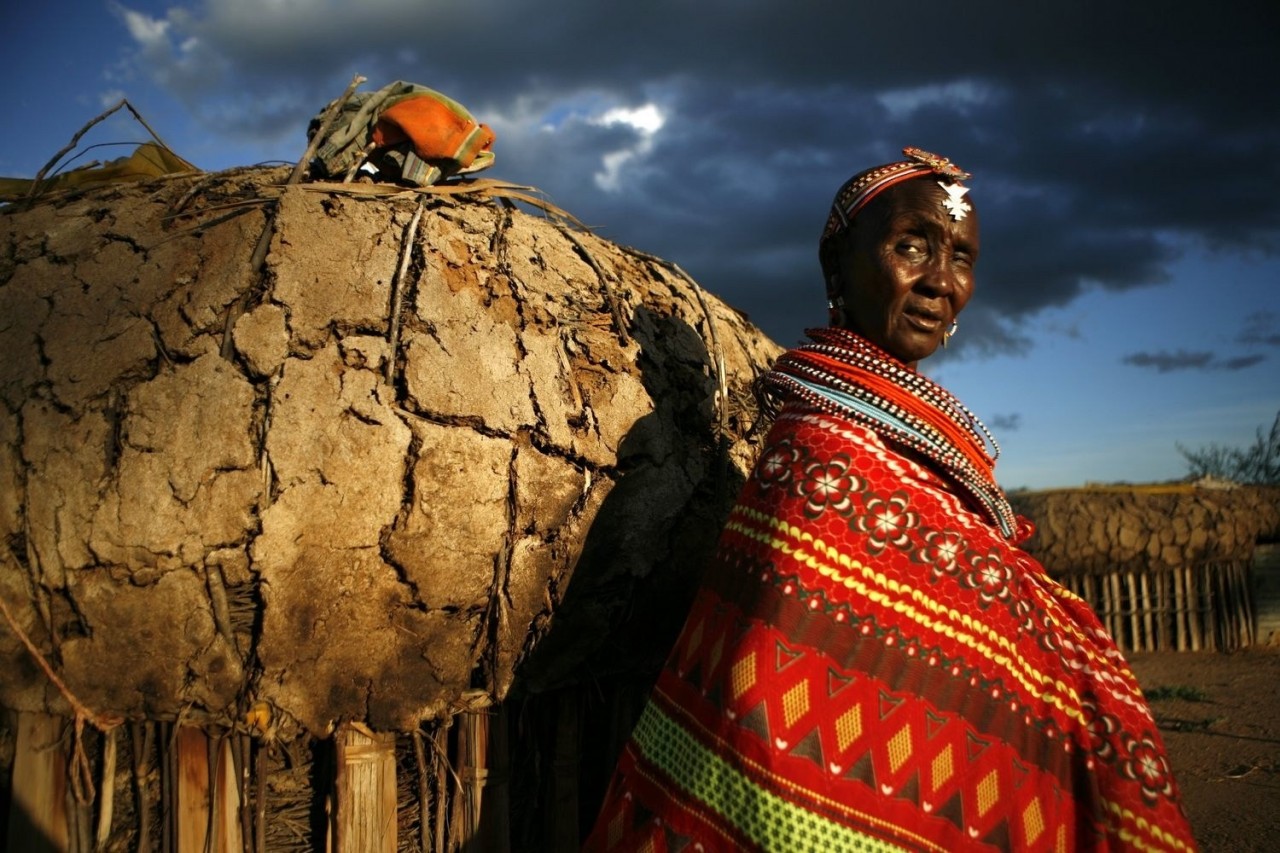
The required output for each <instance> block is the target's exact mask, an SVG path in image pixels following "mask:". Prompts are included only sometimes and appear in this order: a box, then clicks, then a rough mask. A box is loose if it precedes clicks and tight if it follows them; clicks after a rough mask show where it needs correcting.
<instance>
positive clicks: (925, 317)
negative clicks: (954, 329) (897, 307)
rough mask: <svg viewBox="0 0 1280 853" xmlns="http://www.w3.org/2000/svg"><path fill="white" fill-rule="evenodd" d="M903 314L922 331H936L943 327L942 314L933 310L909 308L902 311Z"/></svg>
mask: <svg viewBox="0 0 1280 853" xmlns="http://www.w3.org/2000/svg"><path fill="white" fill-rule="evenodd" d="M902 316H903V317H905V318H906V319H907V322H908V323H910V324H911V325H912V326H914V327H915V328H917V329H919V330H920V331H922V332H936V331H937V330H938V329H939V328H941V327H942V316H941V315H939V314H935V313H933V312H931V311H921V310H919V309H908V310H906V311H904V312H902Z"/></svg>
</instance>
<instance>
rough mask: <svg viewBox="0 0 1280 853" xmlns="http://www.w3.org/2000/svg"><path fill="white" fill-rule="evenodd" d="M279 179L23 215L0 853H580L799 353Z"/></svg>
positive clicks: (11, 285)
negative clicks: (157, 852) (763, 416)
mask: <svg viewBox="0 0 1280 853" xmlns="http://www.w3.org/2000/svg"><path fill="white" fill-rule="evenodd" d="M286 172H287V170H260V169H259V170H238V171H231V172H226V173H222V174H217V175H200V174H187V175H181V176H176V177H167V178H160V179H154V180H150V181H147V182H145V183H134V184H130V185H127V186H125V185H118V186H108V187H103V188H98V189H92V190H89V191H84V192H71V193H63V194H60V195H55V196H48V197H45V198H43V199H41V200H40V201H39V202H38V203H36V204H34V205H26V204H22V203H20V204H15V205H11V206H10V207H9V208H7V209H5V210H4V211H2V212H0V317H2V318H3V320H2V321H0V402H2V403H3V405H0V533H2V534H3V536H4V541H5V545H6V546H5V547H4V548H3V549H0V601H3V602H4V604H5V610H6V613H7V621H6V622H5V623H0V655H2V656H3V658H2V659H3V661H4V666H3V675H2V676H0V706H2V707H3V709H4V710H3V713H0V780H3V781H2V782H0V786H3V787H0V806H5V805H7V806H8V807H7V808H5V809H2V810H0V815H4V814H7V818H5V817H3V816H0V820H6V819H7V826H5V827H3V833H4V834H3V835H2V836H0V837H5V838H7V839H8V849H11V850H19V849H26V850H30V849H41V845H45V847H47V848H49V849H69V850H77V851H88V850H90V849H107V850H125V849H129V850H132V849H163V850H204V849H209V850H248V851H257V852H258V853H261V852H262V851H266V850H310V849H318V848H323V847H325V846H326V845H329V846H331V847H332V849H335V850H340V851H341V850H361V851H365V850H375V849H384V850H391V849H404V850H410V849H411V850H423V851H442V850H458V849H462V848H464V847H467V848H468V849H485V850H504V849H520V850H537V849H565V848H566V847H567V846H572V845H573V844H576V841H577V838H578V833H579V832H580V830H581V827H582V825H583V823H584V822H586V821H589V820H590V819H591V817H592V816H593V815H594V811H595V806H596V803H597V802H598V799H599V797H600V795H601V793H602V789H603V785H604V783H605V780H606V779H607V774H608V772H609V770H610V769H611V767H612V763H613V761H614V757H615V755H616V752H617V750H618V749H619V748H620V746H621V742H622V740H623V739H624V738H625V736H626V734H627V733H628V731H629V728H630V725H631V722H632V719H633V716H632V715H633V714H635V713H636V712H637V710H638V707H637V704H638V703H639V702H640V701H641V700H642V699H643V697H644V696H645V694H646V692H647V688H648V684H649V680H650V679H651V678H652V677H653V676H654V675H655V674H656V669H657V667H658V666H659V665H660V663H661V660H662V658H663V657H664V655H665V653H666V651H667V648H668V647H669V645H670V643H671V642H672V640H673V638H674V634H675V632H676V631H677V630H678V628H679V625H680V622H681V620H682V619H683V616H684V614H685V611H686V609H687V603H688V601H689V600H690V598H691V596H692V592H693V589H694V587H695V585H696V583H697V580H698V576H699V572H700V569H701V566H702V565H703V563H704V562H705V560H706V558H707V556H708V554H709V552H710V549H711V548H712V547H713V544H714V540H715V538H716V536H717V534H718V530H719V527H720V525H721V522H722V519H723V518H724V516H725V514H726V513H727V511H728V508H729V504H730V502H731V500H732V498H733V496H734V495H735V494H736V491H737V488H738V485H739V484H740V483H741V482H742V477H743V471H744V470H745V468H746V466H747V464H748V463H749V459H750V457H751V455H752V447H751V445H750V443H749V442H748V441H747V440H746V436H747V434H748V432H749V431H750V429H751V427H752V426H753V424H754V419H755V415H754V407H753V402H752V400H753V398H752V395H751V392H750V383H751V381H752V379H753V378H754V377H755V376H756V375H757V374H758V373H759V372H760V371H761V370H763V369H765V368H766V367H767V365H768V364H769V363H770V362H771V361H772V359H773V358H774V357H775V356H776V355H777V353H778V351H779V350H778V347H777V346H776V345H775V344H773V343H772V342H770V341H769V340H768V339H767V338H766V337H765V336H764V335H763V334H761V333H760V332H759V331H758V330H757V329H756V328H755V327H754V326H752V325H751V324H750V323H749V322H747V320H746V319H745V318H744V317H743V316H742V315H741V314H739V313H737V312H735V311H733V310H732V309H730V308H728V307H726V306H725V305H724V304H722V303H721V302H720V301H719V300H717V299H715V298H714V297H712V296H710V295H708V294H706V293H704V292H703V291H702V290H701V289H700V288H699V287H698V286H697V285H696V284H695V283H694V282H693V281H692V280H690V279H689V278H688V277H687V276H685V275H684V274H683V273H682V272H681V271H680V269H679V268H678V267H676V266H674V265H672V264H669V263H667V262H664V261H661V260H659V259H657V258H654V257H652V256H649V255H646V254H644V253H642V252H639V251H636V250H632V249H628V248H625V247H621V246H617V245H614V244H612V243H609V242H607V241H605V240H602V239H600V238H598V237H596V236H594V235H592V234H590V233H587V232H585V231H581V230H576V229H575V228H573V227H572V226H571V225H570V224H568V222H567V221H566V220H565V219H560V218H557V217H556V216H535V215H528V214H525V213H522V212H520V211H518V210H515V209H513V206H512V205H511V203H510V200H511V198H513V197H523V190H522V189H521V188H510V187H505V188H504V187H503V186H501V185H497V184H494V183H492V182H489V183H487V184H486V183H484V182H477V183H475V184H470V185H463V186H461V187H458V186H454V187H451V188H447V190H445V191H437V192H435V193H419V192H403V191H400V190H399V189H397V188H394V187H386V186H380V185H379V186H361V185H358V184H356V185H338V184H328V185H320V184H299V185H294V186H284V185H283V184H284V180H285V175H286ZM468 187H470V188H468ZM264 234H265V235H266V237H265V238H262V235H264ZM571 579H572V584H571V583H570V581H571ZM27 642H29V643H30V646H29V647H28V646H27V645H26V643H27ZM206 845H207V846H206ZM468 845H470V846H469V847H468Z"/></svg>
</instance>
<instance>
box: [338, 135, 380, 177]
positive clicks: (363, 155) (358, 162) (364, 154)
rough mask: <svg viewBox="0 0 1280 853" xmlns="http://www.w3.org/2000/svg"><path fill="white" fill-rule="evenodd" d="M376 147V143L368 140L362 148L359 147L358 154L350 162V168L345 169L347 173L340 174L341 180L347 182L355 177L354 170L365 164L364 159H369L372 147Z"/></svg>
mask: <svg viewBox="0 0 1280 853" xmlns="http://www.w3.org/2000/svg"><path fill="white" fill-rule="evenodd" d="M377 147H378V143H376V142H370V143H369V144H368V145H366V146H365V147H364V148H361V149H360V156H358V157H356V159H355V162H354V163H352V164H351V168H350V169H347V173H346V174H345V175H343V176H342V182H343V183H344V184H349V183H351V182H352V181H353V180H354V179H355V177H356V172H358V171H360V167H361V166H363V165H364V164H365V161H367V160H368V159H369V155H370V154H372V153H373V152H374V149H376V148H377Z"/></svg>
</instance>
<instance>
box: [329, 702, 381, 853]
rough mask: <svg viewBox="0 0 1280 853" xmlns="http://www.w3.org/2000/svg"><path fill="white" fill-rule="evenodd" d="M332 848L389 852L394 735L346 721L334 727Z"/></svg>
mask: <svg viewBox="0 0 1280 853" xmlns="http://www.w3.org/2000/svg"><path fill="white" fill-rule="evenodd" d="M336 737H337V747H338V767H337V778H336V780H335V784H334V792H335V795H336V801H337V802H336V807H335V809H334V816H333V822H334V830H333V838H334V850H335V851H337V853H395V850H396V736H395V734H394V733H384V732H375V731H373V730H371V729H369V728H368V727H366V726H364V725H360V724H357V723H347V724H344V725H343V726H342V727H340V728H339V729H338V734H337V736H336Z"/></svg>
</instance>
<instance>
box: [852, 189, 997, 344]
mask: <svg viewBox="0 0 1280 853" xmlns="http://www.w3.org/2000/svg"><path fill="white" fill-rule="evenodd" d="M946 198H947V193H946V191H945V190H943V189H942V187H940V186H939V185H938V183H937V181H935V180H933V179H931V178H919V179H916V180H911V181H905V182H903V183H901V184H898V185H897V186H894V187H891V188H889V189H888V190H886V191H885V192H884V193H883V194H882V195H880V196H878V197H877V198H875V199H873V200H872V201H871V203H870V204H868V205H867V206H866V207H865V208H863V209H862V210H861V211H860V212H859V213H858V215H857V218H856V219H855V220H854V222H853V226H852V227H851V228H850V230H849V232H847V233H846V235H845V236H844V239H843V240H841V244H840V246H839V249H838V255H837V258H836V271H835V272H836V275H837V282H836V289H835V294H836V295H839V296H842V297H843V298H844V311H845V323H844V326H845V328H847V329H848V330H849V331H852V332H856V333H858V334H859V335H862V336H863V337H864V338H866V339H867V340H869V341H871V342H872V343H873V344H876V345H877V346H879V347H880V348H881V349H883V350H885V351H886V352H888V353H889V354H890V355H892V356H893V357H895V358H897V359H898V360H899V361H901V362H903V363H904V364H906V365H908V366H911V367H915V365H916V362H918V361H919V360H920V359H922V358H925V357H926V356H929V355H932V354H933V351H934V350H936V349H937V348H938V345H939V344H941V343H942V334H943V332H944V331H946V329H947V327H948V326H950V325H951V321H952V320H954V319H955V318H956V316H957V315H959V313H960V312H961V310H963V309H964V306H965V304H966V303H968V301H969V297H970V296H971V295H972V294H973V267H974V264H975V263H976V262H977V260H978V218H977V214H976V213H974V212H973V211H970V212H969V214H968V215H967V216H965V218H964V219H961V220H955V219H952V217H951V214H950V212H949V211H948V210H947V209H946V208H945V207H943V204H942V203H943V201H944V200H945V199H946Z"/></svg>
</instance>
